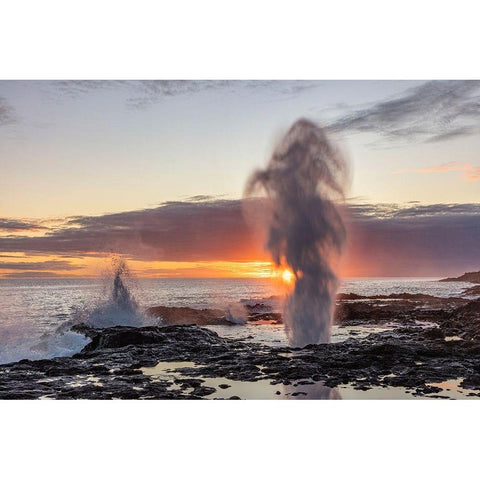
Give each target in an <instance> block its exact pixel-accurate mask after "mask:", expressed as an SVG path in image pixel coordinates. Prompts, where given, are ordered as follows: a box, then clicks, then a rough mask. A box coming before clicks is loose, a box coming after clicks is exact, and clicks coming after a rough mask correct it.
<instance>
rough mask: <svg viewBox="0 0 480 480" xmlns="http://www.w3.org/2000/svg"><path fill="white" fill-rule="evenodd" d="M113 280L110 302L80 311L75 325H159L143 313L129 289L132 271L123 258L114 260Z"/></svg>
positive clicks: (101, 326)
mask: <svg viewBox="0 0 480 480" xmlns="http://www.w3.org/2000/svg"><path fill="white" fill-rule="evenodd" d="M112 267H113V275H112V277H113V279H112V277H110V278H111V280H110V281H111V282H112V283H111V291H110V294H109V298H108V300H106V301H105V300H103V301H100V302H98V303H97V304H96V305H95V306H94V308H86V309H78V310H77V311H76V312H75V314H74V318H73V323H86V324H87V325H90V326H92V327H95V328H107V327H113V326H116V325H123V326H131V327H141V326H145V325H152V324H155V323H157V320H156V319H154V318H153V317H150V316H148V315H146V314H145V313H143V312H141V311H140V309H139V306H138V303H137V302H136V300H135V298H134V297H133V295H132V293H131V291H130V289H129V288H128V280H129V279H130V277H131V275H130V271H129V269H128V266H127V264H126V262H125V260H123V259H122V258H119V257H114V258H113V259H112Z"/></svg>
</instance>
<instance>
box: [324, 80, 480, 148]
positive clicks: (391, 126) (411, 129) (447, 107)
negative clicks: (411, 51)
mask: <svg viewBox="0 0 480 480" xmlns="http://www.w3.org/2000/svg"><path fill="white" fill-rule="evenodd" d="M479 120H480V81H477V80H448V81H440V80H433V81H429V82H426V83H424V84H422V85H420V86H418V87H414V88H410V89H408V90H406V91H405V92H404V93H403V95H401V96H399V97H397V98H394V99H391V100H387V101H382V102H378V103H375V104H373V105H371V106H369V107H367V108H364V109H360V110H357V111H355V112H353V113H348V114H346V115H344V116H343V117H341V118H339V119H338V120H337V121H335V122H333V123H332V124H331V125H330V127H331V128H332V129H333V130H337V131H345V132H368V133H377V134H380V135H382V136H383V137H386V138H387V139H389V140H397V141H420V142H440V141H445V140H449V139H452V138H455V137H460V136H465V135H472V134H474V133H477V132H478V131H479V128H478V123H479Z"/></svg>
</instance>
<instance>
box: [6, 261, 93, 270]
mask: <svg viewBox="0 0 480 480" xmlns="http://www.w3.org/2000/svg"><path fill="white" fill-rule="evenodd" d="M83 267H84V265H73V264H71V263H70V262H66V261H64V260H47V261H44V262H0V270H35V271H46V270H81V269H82V268H83Z"/></svg>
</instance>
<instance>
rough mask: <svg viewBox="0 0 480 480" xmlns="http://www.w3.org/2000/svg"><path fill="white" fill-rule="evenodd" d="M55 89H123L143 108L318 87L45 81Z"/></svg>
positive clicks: (73, 93)
mask: <svg viewBox="0 0 480 480" xmlns="http://www.w3.org/2000/svg"><path fill="white" fill-rule="evenodd" d="M48 83H49V86H50V87H51V88H53V89H54V90H55V91H56V92H60V93H61V94H64V95H66V96H68V97H77V96H79V95H85V94H87V93H89V92H91V91H98V90H102V89H117V90H118V89H123V90H125V95H126V105H127V107H128V108H131V109H135V110H136V109H144V108H147V107H150V106H152V105H154V104H156V103H158V102H161V101H162V100H165V99H167V98H171V97H179V96H189V95H195V94H198V93H202V92H216V93H221V94H222V93H224V94H239V93H242V92H259V93H261V94H262V95H266V96H267V97H268V96H271V95H273V96H290V97H291V96H295V95H298V94H300V93H302V92H304V91H306V90H309V89H312V88H317V87H318V86H319V85H320V84H321V83H322V82H320V81H314V80H60V81H52V82H48Z"/></svg>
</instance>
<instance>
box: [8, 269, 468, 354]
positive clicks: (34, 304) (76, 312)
mask: <svg viewBox="0 0 480 480" xmlns="http://www.w3.org/2000/svg"><path fill="white" fill-rule="evenodd" d="M111 280H112V279H86V278H78V279H77V278H75V279H72V278H69V279H36V280H25V279H0V363H8V362H13V361H18V360H21V359H23V358H28V359H31V360H35V359H41V358H52V357H55V356H70V355H73V354H74V353H77V352H79V351H80V350H81V349H82V348H83V346H85V345H86V343H88V341H87V340H86V339H85V337H84V336H83V335H80V334H77V333H74V332H69V331H68V329H63V330H62V328H61V327H62V326H63V325H68V324H70V323H72V322H73V323H75V322H78V321H81V320H82V319H83V318H85V316H88V315H89V314H91V312H92V311H95V310H96V309H97V310H98V306H99V305H102V304H105V302H108V299H109V297H110V295H111V288H112V287H111ZM469 286H471V284H468V283H462V282H454V283H443V282H438V278H357V279H344V280H343V282H342V284H341V287H340V292H343V293H356V294H359V295H374V294H375V295H377V294H378V295H380V294H385V295H388V294H391V293H402V292H407V293H426V294H430V295H434V296H438V297H449V296H459V295H460V294H461V293H462V291H463V290H465V289H466V288H468V287H469ZM128 288H129V291H130V292H131V294H132V295H133V296H134V298H135V300H136V302H137V303H138V305H139V310H140V311H143V310H145V309H147V308H148V307H153V306H157V305H165V306H172V307H192V308H220V309H225V308H228V307H229V306H232V305H239V304H240V302H242V301H244V302H245V301H248V303H267V304H269V305H271V307H272V310H273V311H275V310H277V311H278V310H280V309H281V299H279V298H278V295H279V294H280V293H281V292H280V291H279V286H278V284H277V283H275V282H272V281H271V280H268V279H177V278H176V279H143V278H142V279H129V281H128ZM150 320H152V319H150ZM113 321H115V320H113ZM152 321H153V320H152ZM146 324H148V319H147V321H146ZM209 328H212V329H213V330H215V331H217V333H219V334H220V335H222V336H226V337H230V338H244V339H247V340H248V341H256V342H264V343H268V344H278V345H283V344H286V337H285V334H284V331H283V326H281V325H248V324H247V325H235V326H232V327H230V326H215V327H213V326H212V327H209ZM359 328H361V327H359ZM351 330H352V328H351V327H350V329H348V330H346V329H342V328H337V327H334V329H333V332H332V341H334V342H335V341H341V340H343V339H345V338H346V337H348V334H349V332H350V331H351ZM371 331H372V329H371V328H370V329H366V330H365V333H370V332H371ZM356 334H357V335H358V332H356Z"/></svg>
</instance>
